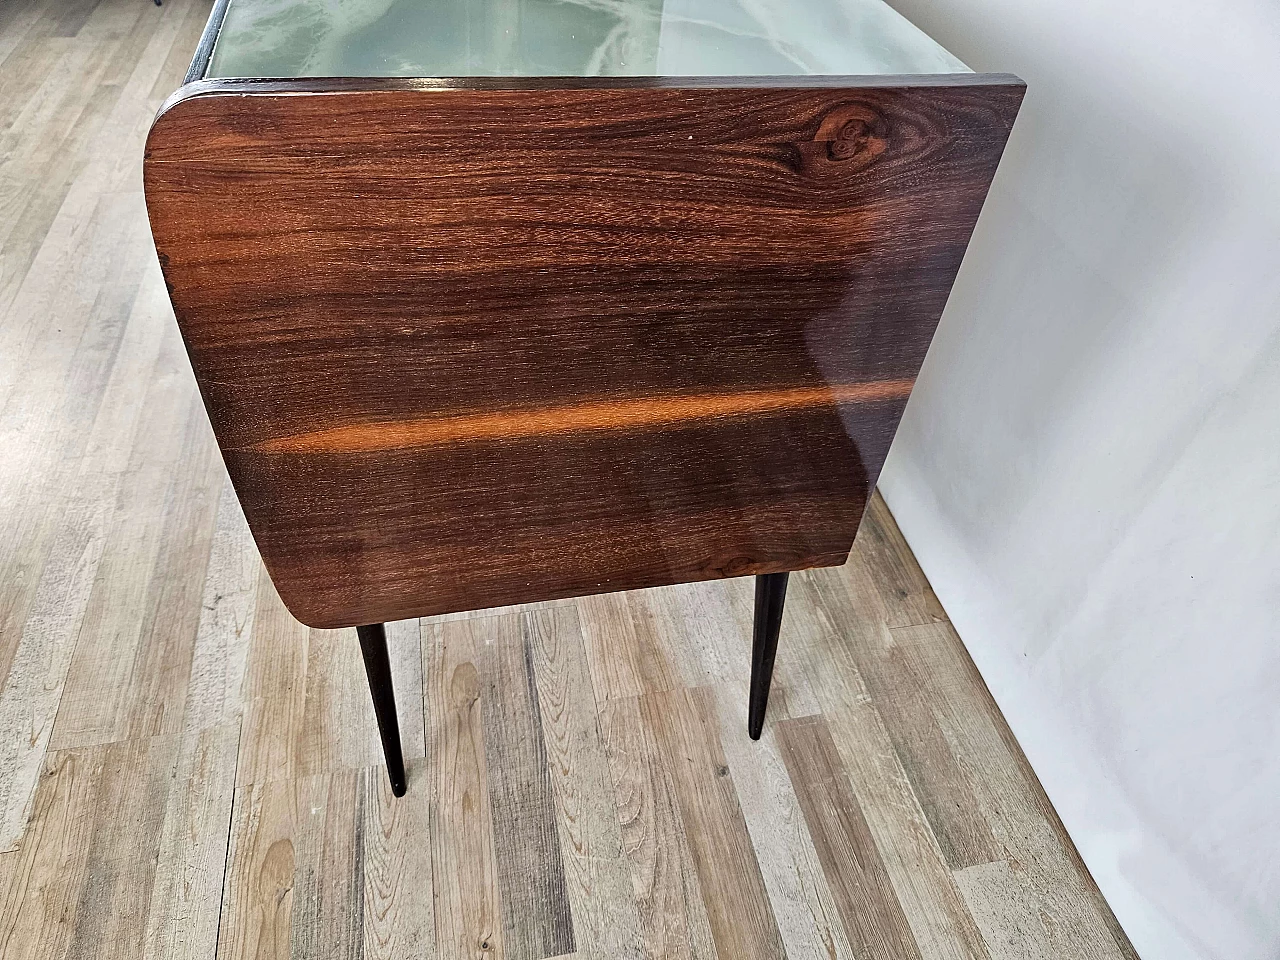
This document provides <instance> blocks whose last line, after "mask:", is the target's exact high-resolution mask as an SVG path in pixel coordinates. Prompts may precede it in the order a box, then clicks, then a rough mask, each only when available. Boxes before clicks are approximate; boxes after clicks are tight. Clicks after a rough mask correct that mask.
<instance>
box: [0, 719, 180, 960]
mask: <svg viewBox="0 0 1280 960" xmlns="http://www.w3.org/2000/svg"><path fill="white" fill-rule="evenodd" d="M177 747H178V740H177V738H176V737H167V738H152V739H149V740H141V741H124V742H119V743H110V744H102V745H95V746H90V747H80V748H74V749H71V750H64V751H56V752H54V753H51V754H50V756H49V758H48V761H47V766H46V775H45V776H44V777H43V778H42V779H41V781H40V787H39V789H38V790H37V793H36V801H35V804H34V809H33V811H32V815H31V824H30V828H29V830H28V832H27V835H26V837H25V838H24V842H23V845H22V848H21V856H20V858H19V860H18V863H17V865H16V866H15V867H14V871H13V877H12V878H11V880H10V883H9V890H8V894H7V897H6V900H5V903H4V905H3V907H0V956H5V957H9V956H20V957H23V958H31V960H45V958H50V960H52V958H64V957H72V956H93V957H103V958H120V960H125V958H129V960H132V958H136V957H138V956H140V955H141V954H142V951H143V946H144V943H145V939H146V927H147V917H148V911H149V907H150V899H151V889H152V881H153V879H154V875H155V874H154V871H155V861H156V856H157V854H158V848H159V843H160V838H161V834H162V830H163V823H164V815H165V810H166V801H167V796H168V793H169V791H170V790H171V789H172V787H173V784H174V780H173V771H174V763H175V760H176V753H177Z"/></svg>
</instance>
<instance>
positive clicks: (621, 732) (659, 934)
mask: <svg viewBox="0 0 1280 960" xmlns="http://www.w3.org/2000/svg"><path fill="white" fill-rule="evenodd" d="M599 721H600V732H601V738H602V740H603V742H604V746H605V754H606V756H607V757H608V760H609V770H610V778H611V779H612V781H613V792H614V797H613V803H614V806H615V808H616V810H617V815H618V822H619V826H620V836H621V840H622V851H623V855H624V856H625V857H626V858H627V861H628V863H629V864H630V868H631V870H630V872H631V887H632V891H633V896H634V898H635V901H636V906H637V910H638V913H639V921H640V931H639V932H640V947H641V951H642V954H643V956H644V957H645V958H646V960H657V958H662V960H712V958H715V957H716V946H715V941H714V939H713V936H712V931H711V923H710V920H709V919H708V917H707V908H706V905H705V899H704V897H703V895H702V885H701V882H700V881H699V879H698V872H697V869H696V868H695V866H694V862H693V854H692V851H691V850H690V846H689V838H688V835H687V833H686V831H685V826H684V821H683V818H682V817H681V814H680V810H679V802H678V801H677V799H676V788H675V784H674V782H673V780H672V774H671V770H670V768H669V765H668V763H667V761H666V759H665V758H664V756H663V753H662V751H661V749H660V747H659V745H658V742H657V740H656V738H655V736H654V733H653V731H652V730H651V729H650V727H649V725H648V724H647V723H646V722H645V719H644V716H643V713H642V710H641V707H640V700H639V698H626V699H613V700H605V701H602V702H601V704H600V713H599Z"/></svg>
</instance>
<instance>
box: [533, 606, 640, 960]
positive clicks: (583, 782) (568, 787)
mask: <svg viewBox="0 0 1280 960" xmlns="http://www.w3.org/2000/svg"><path fill="white" fill-rule="evenodd" d="M521 626H522V632H523V634H524V637H525V643H526V644H527V647H528V649H529V651H530V655H531V657H530V659H531V662H532V665H533V673H534V678H535V681H536V684H537V691H538V714H539V716H540V718H541V722H542V733H543V743H544V744H545V745H546V753H547V766H548V768H549V770H550V774H551V785H552V788H553V790H554V793H555V808H556V825H557V827H558V828H559V829H558V832H559V838H560V850H561V855H562V861H563V863H564V872H565V882H566V887H567V893H568V897H569V905H570V907H571V909H572V917H573V932H574V943H575V945H576V948H577V952H578V953H580V954H582V955H584V956H599V957H616V958H619V960H627V958H634V960H639V958H640V956H641V935H640V917H639V910H638V908H637V905H636V901H635V896H634V892H633V888H632V884H631V872H630V866H629V863H628V861H627V859H626V858H625V857H624V855H623V850H622V830H621V826H620V824H619V823H618V816H617V808H616V806H615V804H614V802H613V801H614V795H613V783H612V779H611V776H610V772H609V761H608V757H607V755H606V752H605V746H604V741H603V738H602V736H601V732H600V725H599V721H598V718H597V713H596V700H595V695H594V691H593V688H592V686H591V678H590V675H589V669H588V665H587V656H586V652H585V649H584V646H583V642H582V631H581V625H580V622H579V616H578V611H577V609H576V608H575V607H573V606H562V607H558V608H555V609H549V610H541V611H536V612H531V613H526V614H524V615H522V617H521Z"/></svg>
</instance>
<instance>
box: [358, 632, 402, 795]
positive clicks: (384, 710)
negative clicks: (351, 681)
mask: <svg viewBox="0 0 1280 960" xmlns="http://www.w3.org/2000/svg"><path fill="white" fill-rule="evenodd" d="M356 633H358V634H359V635H360V652H361V653H363V654H364V670H365V673H367V674H368V675H369V692H370V693H371V694H373V712H374V714H375V715H376V716H377V718H378V733H379V734H381V735H382V753H383V755H384V756H385V757H386V758H387V776H388V777H390V778H391V792H392V793H394V794H395V795H396V796H397V797H403V796H404V793H405V791H406V790H407V789H408V788H409V787H408V783H407V782H406V781H405V775H404V754H403V753H401V752H400V723H399V721H398V720H396V697H395V693H394V691H393V690H392V689H391V660H390V659H389V658H388V657H387V631H386V628H385V627H383V625H382V624H380V623H371V624H369V626H367V627H356Z"/></svg>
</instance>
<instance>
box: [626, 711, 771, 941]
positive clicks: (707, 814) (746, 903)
mask: <svg viewBox="0 0 1280 960" xmlns="http://www.w3.org/2000/svg"><path fill="white" fill-rule="evenodd" d="M640 705H641V714H642V716H643V718H644V722H645V724H646V725H648V727H649V728H650V729H651V730H652V731H653V733H654V740H655V741H656V743H657V744H658V745H659V749H660V750H661V751H662V756H663V760H664V762H665V763H666V765H667V768H668V769H669V770H670V772H671V781H672V784H673V785H674V791H675V796H676V801H677V805H678V807H679V810H680V817H681V820H682V821H683V823H684V826H685V832H686V836H687V837H688V842H689V849H690V851H691V853H692V855H693V863H694V867H695V869H696V870H697V873H698V881H699V884H700V885H701V888H702V902H703V905H704V906H705V907H706V911H707V919H708V921H709V923H710V925H711V933H712V936H713V938H714V939H715V944H716V951H717V953H718V954H719V955H720V956H722V957H726V956H728V957H739V958H744V960H746V958H753V957H758V958H761V960H766V958H769V960H772V958H777V957H780V956H782V955H783V953H784V952H785V950H784V947H783V944H782V937H781V935H780V933H779V932H778V925H777V921H776V919H775V918H774V915H773V907H772V905H771V904H770V902H769V895H768V891H767V890H766V889H765V885H764V880H763V878H762V877H761V875H760V864H759V861H758V860H757V859H756V852H755V848H754V846H753V845H752V843H751V837H750V834H749V833H748V832H747V825H746V821H745V820H744V818H743V816H742V809H741V806H740V805H739V802H738V794H737V790H736V788H735V787H734V783H733V779H732V777H731V776H730V771H729V765H728V763H727V762H726V761H725V758H724V753H723V751H722V750H721V747H720V736H719V732H718V729H717V722H716V719H715V705H714V703H713V702H712V700H711V695H710V691H708V690H707V689H706V688H695V689H692V690H682V691H678V692H675V693H670V694H650V695H648V696H645V697H641V698H640Z"/></svg>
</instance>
